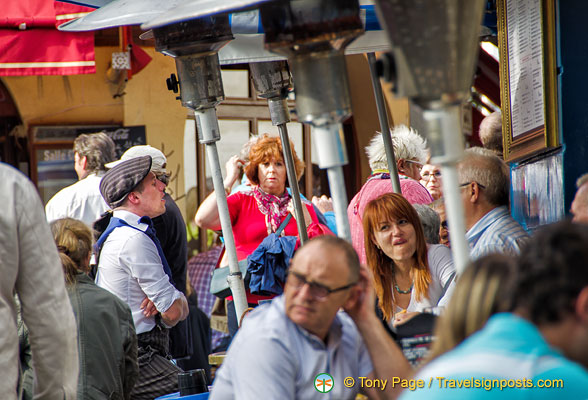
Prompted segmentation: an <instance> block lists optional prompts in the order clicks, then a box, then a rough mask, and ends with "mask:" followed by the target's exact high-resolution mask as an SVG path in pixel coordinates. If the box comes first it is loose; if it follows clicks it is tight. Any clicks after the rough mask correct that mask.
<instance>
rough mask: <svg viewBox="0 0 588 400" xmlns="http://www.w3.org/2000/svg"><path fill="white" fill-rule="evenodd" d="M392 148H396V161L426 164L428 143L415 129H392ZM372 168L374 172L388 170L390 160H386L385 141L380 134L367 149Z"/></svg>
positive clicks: (403, 126)
mask: <svg viewBox="0 0 588 400" xmlns="http://www.w3.org/2000/svg"><path fill="white" fill-rule="evenodd" d="M390 137H391V138H392V146H393V148H394V157H395V158H396V160H400V159H404V160H416V161H418V162H420V163H421V164H424V163H425V162H426V160H427V141H426V140H425V139H424V138H423V137H422V136H421V135H419V134H418V133H417V132H416V131H415V130H414V129H412V128H409V127H407V126H406V125H398V126H395V127H394V128H392V129H390ZM365 151H366V154H367V156H368V160H369V163H370V168H371V169H372V171H374V170H377V169H388V159H387V158H386V149H385V148H384V139H383V138H382V134H381V133H380V132H376V135H375V136H374V137H373V138H372V140H371V141H370V144H369V145H368V146H367V147H366V148H365Z"/></svg>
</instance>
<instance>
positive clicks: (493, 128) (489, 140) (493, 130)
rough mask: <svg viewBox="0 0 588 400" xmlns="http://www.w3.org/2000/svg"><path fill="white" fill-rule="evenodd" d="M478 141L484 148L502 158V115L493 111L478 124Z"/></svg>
mask: <svg viewBox="0 0 588 400" xmlns="http://www.w3.org/2000/svg"><path fill="white" fill-rule="evenodd" d="M480 140H481V141H482V145H483V146H484V148H486V149H488V150H492V151H493V152H494V153H495V154H496V155H497V156H499V157H502V114H501V113H500V111H495V112H493V113H492V114H490V115H488V116H487V117H485V118H484V119H483V120H482V122H481V123H480Z"/></svg>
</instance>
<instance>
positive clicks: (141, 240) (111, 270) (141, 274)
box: [96, 210, 182, 334]
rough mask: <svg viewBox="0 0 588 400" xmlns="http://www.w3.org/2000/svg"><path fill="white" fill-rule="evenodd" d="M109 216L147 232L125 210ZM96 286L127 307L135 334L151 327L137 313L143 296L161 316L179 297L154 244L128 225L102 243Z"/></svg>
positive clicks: (137, 218) (151, 326) (153, 319)
mask: <svg viewBox="0 0 588 400" xmlns="http://www.w3.org/2000/svg"><path fill="white" fill-rule="evenodd" d="M113 216H114V217H117V218H120V219H122V220H124V221H125V222H127V223H128V224H129V225H132V226H136V227H138V228H139V229H141V231H143V232H144V231H145V230H146V229H147V224H143V223H139V219H140V217H139V216H138V215H136V214H133V213H131V212H129V211H124V210H116V211H114V214H113ZM96 284H97V285H98V286H100V287H102V288H104V289H106V290H108V291H109V292H111V293H113V294H115V295H116V296H118V297H119V298H120V299H121V300H122V301H124V302H126V303H127V304H128V305H129V307H130V308H131V312H132V314H133V321H134V322H135V328H136V331H137V334H139V333H144V332H149V331H150V330H151V329H153V328H154V327H155V318H154V317H150V318H147V317H145V315H143V311H142V310H141V302H142V301H143V300H144V299H145V297H148V298H149V300H151V301H152V302H153V303H154V304H155V307H156V308H157V310H158V311H159V312H160V313H163V312H166V311H167V310H168V309H169V308H170V307H171V306H172V304H173V302H174V301H176V300H177V299H179V298H180V297H181V296H182V294H181V292H179V291H178V290H176V288H174V287H173V285H172V284H171V283H170V281H169V278H168V276H167V275H166V274H165V272H164V271H163V264H162V263H161V258H160V257H159V254H158V253H157V247H156V246H155V243H153V241H152V240H151V239H150V238H149V236H147V235H146V234H144V233H141V232H140V231H138V230H136V229H134V228H131V227H129V226H122V227H120V228H116V229H115V230H114V231H112V233H111V234H110V235H109V236H108V239H106V241H105V242H104V245H103V246H102V251H101V253H100V259H99V261H98V275H97V276H96Z"/></svg>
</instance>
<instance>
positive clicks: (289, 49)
mask: <svg viewBox="0 0 588 400" xmlns="http://www.w3.org/2000/svg"><path fill="white" fill-rule="evenodd" d="M204 3H210V4H211V5H210V6H209V7H204V6H201V5H203V4H204ZM214 3H215V2H213V1H212V0H205V1H203V2H198V1H197V0H196V1H188V2H186V3H185V4H183V5H181V6H179V7H177V8H175V9H172V10H170V11H169V12H167V13H166V14H164V15H162V16H160V17H158V18H157V19H155V20H154V21H151V22H150V23H148V24H144V25H143V27H145V28H150V27H155V26H158V25H163V24H169V23H172V22H175V21H178V20H181V19H186V18H188V17H192V18H194V17H201V16H205V15H212V14H216V13H219V12H232V11H235V8H231V7H229V6H227V7H224V6H223V7H220V6H218V7H213V6H212V4H214ZM221 3H223V4H224V3H225V2H223V1H220V0H217V1H216V4H221ZM227 3H229V2H228V1H227ZM260 3H261V4H260V5H259V10H260V15H261V21H262V26H263V30H264V32H265V47H266V48H267V49H268V50H270V51H271V52H274V53H277V54H279V55H281V56H284V57H286V58H287V60H288V65H289V66H290V68H291V70H292V75H293V77H294V89H295V92H296V113H297V114H298V119H299V120H300V121H303V122H306V123H309V124H311V125H312V126H313V127H314V128H315V129H314V134H313V138H314V142H315V147H316V148H317V151H318V159H319V166H320V167H321V168H323V169H327V175H328V178H329V187H330V190H331V195H332V197H333V207H334V209H335V215H336V222H337V231H338V234H339V236H341V237H343V238H345V239H347V240H350V239H351V233H350V229H349V221H348V220H347V192H346V190H345V182H344V177H343V165H345V164H347V161H348V160H347V151H346V149H345V142H344V138H343V132H342V128H341V122H342V121H343V120H345V119H346V118H347V117H349V116H350V115H351V100H350V96H349V84H348V82H347V69H346V65H345V56H344V50H345V47H346V46H347V45H348V44H349V43H351V41H353V39H355V38H356V37H358V36H359V35H361V34H362V33H363V31H364V28H363V24H362V22H361V18H360V13H359V4H358V2H357V0H284V1H269V2H260Z"/></svg>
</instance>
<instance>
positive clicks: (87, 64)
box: [0, 0, 96, 76]
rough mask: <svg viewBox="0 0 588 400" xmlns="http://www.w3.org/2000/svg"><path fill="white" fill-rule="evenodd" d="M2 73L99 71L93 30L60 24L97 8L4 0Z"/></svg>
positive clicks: (45, 0) (0, 39) (0, 40)
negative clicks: (66, 28) (74, 29)
mask: <svg viewBox="0 0 588 400" xmlns="http://www.w3.org/2000/svg"><path fill="white" fill-rule="evenodd" d="M2 3H3V4H2V16H0V75H3V76H22V75H75V74H93V73H95V72H96V62H95V61H94V33H93V32H60V31H58V30H57V28H56V27H57V26H58V25H60V24H62V23H64V22H66V21H69V20H71V19H73V18H77V17H80V16H82V15H84V14H85V13H88V12H91V11H93V9H92V8H87V7H81V6H77V5H73V4H66V3H61V2H56V1H54V0H3V1H2Z"/></svg>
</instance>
